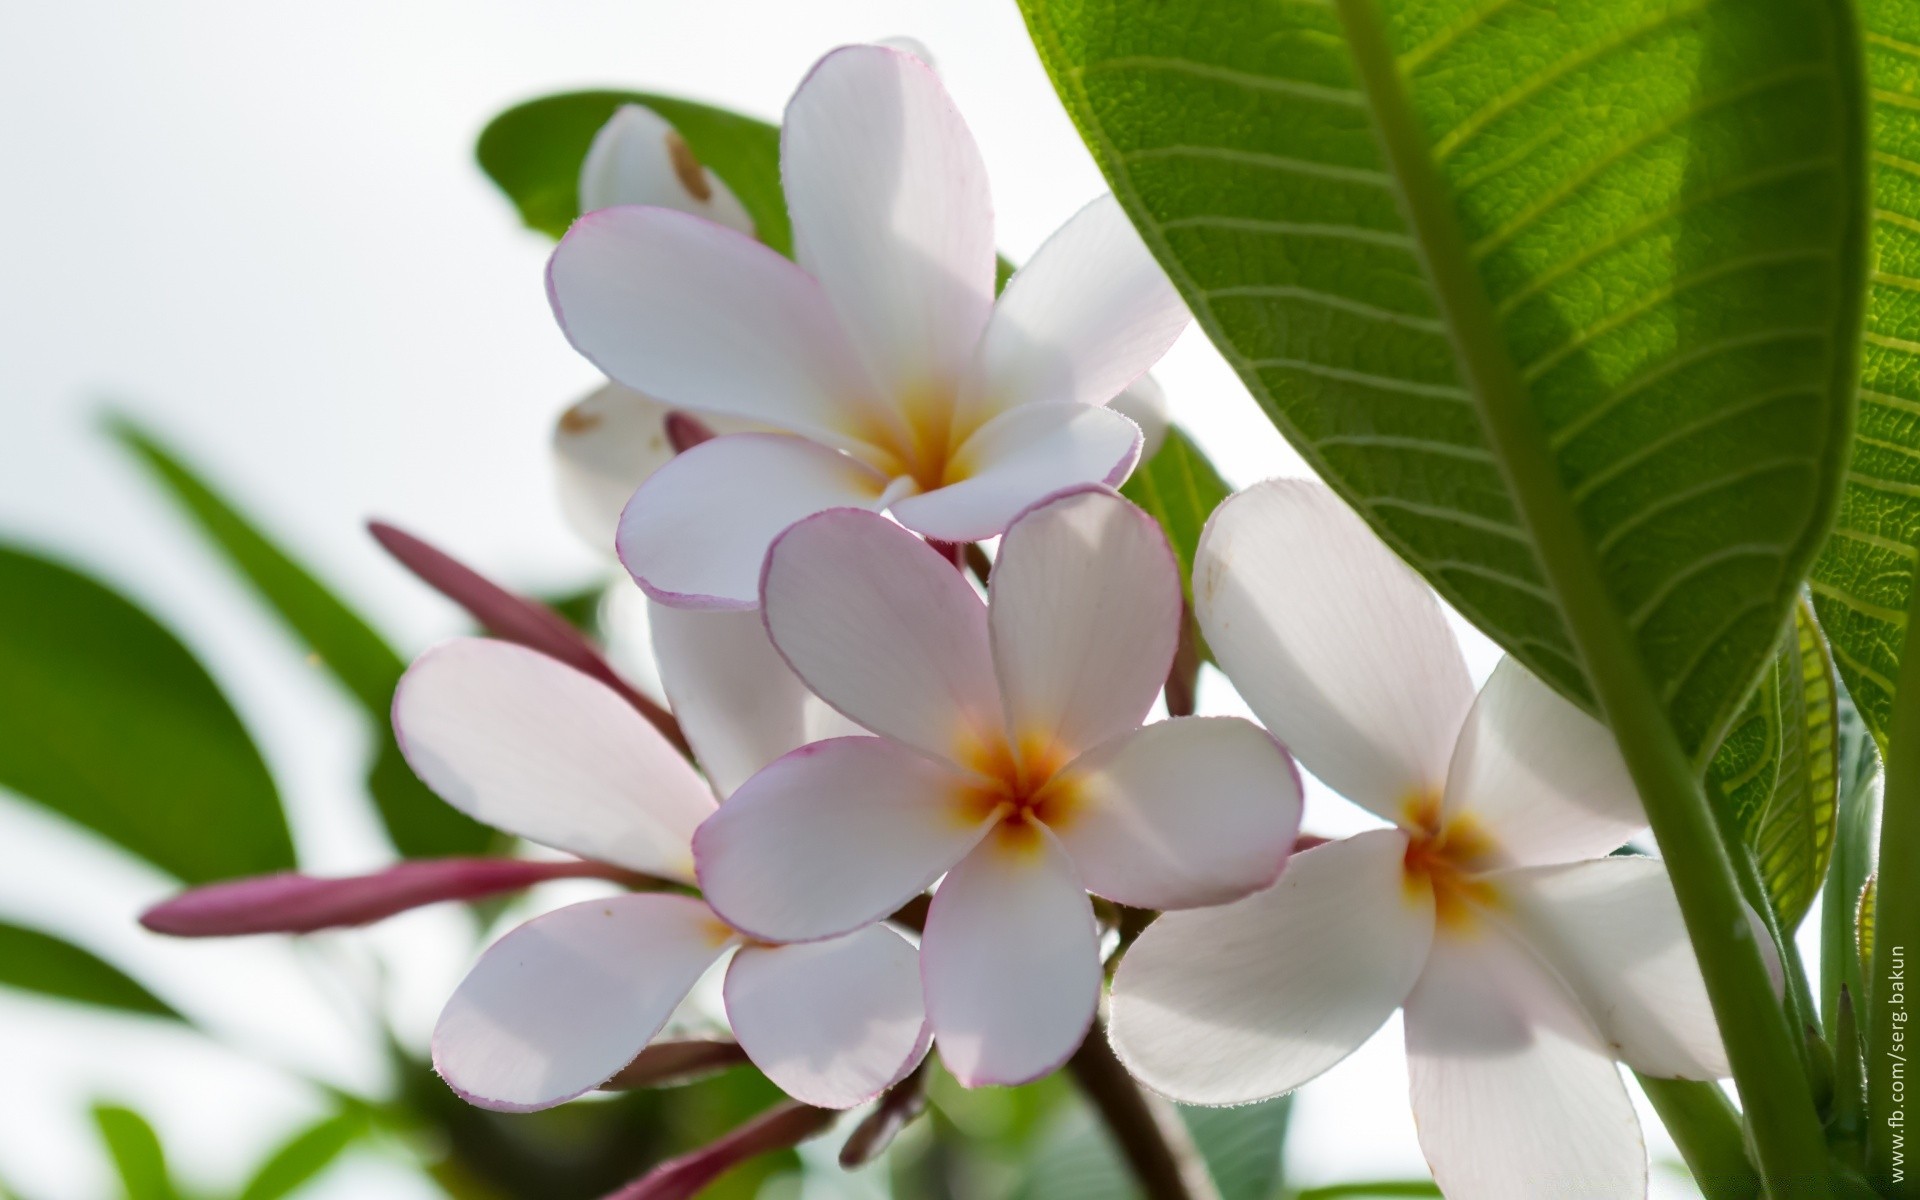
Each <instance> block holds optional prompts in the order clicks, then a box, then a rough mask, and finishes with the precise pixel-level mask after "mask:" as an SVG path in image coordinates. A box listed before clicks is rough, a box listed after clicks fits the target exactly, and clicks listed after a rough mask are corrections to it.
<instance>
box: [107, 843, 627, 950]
mask: <svg viewBox="0 0 1920 1200" xmlns="http://www.w3.org/2000/svg"><path fill="white" fill-rule="evenodd" d="M623 874H624V872H622V871H620V870H618V869H617V868H613V867H609V866H607V865H606V864H604V863H594V862H530V861H527V860H524V859H516V858H432V859H419V860H416V861H413V862H402V863H395V864H394V865H393V866H391V867H388V868H387V869H386V870H384V871H375V872H373V873H372V874H370V875H353V876H348V877H345V878H335V879H322V878H316V877H314V876H312V875H301V874H298V873H296V872H292V871H287V872H283V873H281V874H277V875H258V876H255V877H254V878H252V879H233V880H228V881H226V882H224V883H212V884H208V885H207V886H205V887H197V888H193V889H191V890H188V891H185V892H182V893H180V894H179V895H177V896H174V897H173V898H172V899H169V900H165V901H162V902H161V903H159V904H156V905H154V906H153V907H152V908H150V909H148V910H147V911H146V912H144V913H141V914H140V924H142V925H143V926H145V927H146V928H148V929H151V930H152V931H153V932H155V933H164V934H168V935H169V936H172V937H236V936H239V935H243V934H251V933H312V932H314V931H315V930H319V929H339V928H341V927H343V926H349V925H366V924H368V923H370V922H373V921H379V920H384V919H385V918H387V917H391V916H393V915H394V914H396V913H403V912H406V911H408V910H409V909H415V908H419V907H420V906H422V905H425V904H439V903H441V902H443V901H447V900H478V899H481V898H482V897H485V896H497V895H499V894H501V893H502V892H517V891H521V890H523V889H525V888H530V887H532V886H533V885H534V884H536V883H545V882H546V881H547V880H549V879H594V878H602V879H604V878H616V877H620V876H622V875H623Z"/></svg>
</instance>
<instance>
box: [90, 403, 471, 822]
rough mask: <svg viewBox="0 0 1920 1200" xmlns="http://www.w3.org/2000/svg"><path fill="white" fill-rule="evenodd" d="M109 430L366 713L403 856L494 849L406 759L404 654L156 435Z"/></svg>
mask: <svg viewBox="0 0 1920 1200" xmlns="http://www.w3.org/2000/svg"><path fill="white" fill-rule="evenodd" d="M110 427H111V429H112V432H113V434H114V436H115V437H116V438H118V439H119V440H120V442H121V443H122V444H124V445H125V446H126V447H127V448H128V449H130V450H132V451H133V453H134V454H135V455H137V456H138V457H139V459H140V461H141V462H142V463H143V464H145V465H146V466H147V467H148V468H149V469H150V470H151V471H152V472H153V475H154V477H155V478H156V479H157V480H158V481H159V482H160V484H161V485H162V486H163V487H164V488H166V490H167V492H168V494H169V495H171V496H172V497H173V499H174V500H175V501H176V502H178V504H179V505H180V508H181V509H182V511H184V512H185V513H186V514H187V516H189V517H190V518H192V520H193V522H194V524H195V525H197V526H198V527H199V529H200V531H201V532H202V533H203V534H205V535H206V536H207V538H208V539H209V540H210V541H211V542H212V543H213V544H214V546H216V547H217V548H218V549H219V550H220V552H221V553H222V554H223V555H225V557H226V559H227V561H228V562H229V563H231V564H232V565H233V566H234V568H235V569H236V570H238V571H239V572H240V573H241V575H242V576H244V577H245V578H246V580H247V582H248V583H249V584H251V585H252V587H253V589H254V591H255V593H256V594H257V595H258V596H259V597H260V599H261V600H263V601H264V602H265V603H266V604H267V605H268V606H269V607H271V608H272V609H273V611H274V612H275V613H277V614H279V616H280V619H281V620H282V621H283V622H285V623H286V626H287V628H288V629H289V630H291V631H292V633H293V635H294V636H295V637H296V638H298V639H299V640H300V641H301V642H302V643H304V644H305V645H306V646H307V648H308V649H309V650H310V651H311V652H312V653H313V655H314V657H315V658H316V659H317V660H318V661H319V663H320V664H321V665H322V666H324V667H326V669H327V670H328V672H329V673H331V674H332V675H333V677H334V678H335V679H337V680H338V681H339V682H340V685H341V686H342V687H344V688H345V689H346V690H347V691H348V692H349V693H350V694H351V695H352V696H353V697H354V698H355V699H356V700H358V701H359V703H360V706H361V707H362V708H363V709H364V710H365V711H366V713H367V717H368V719H369V720H370V721H372V722H373V725H374V737H375V738H376V740H377V745H378V746H379V750H378V752H377V755H376V758H375V760H374V764H373V767H372V771H371V775H370V777H369V779H368V783H367V786H368V789H369V791H371V792H372V794H373V798H374V803H375V806H376V807H377V808H378V809H379V810H380V818H381V820H382V822H384V823H385V825H386V829H387V834H388V836H389V837H391V838H392V839H393V844H394V847H395V848H396V849H398V850H399V851H400V853H401V854H403V855H405V856H407V857H409V858H430V857H437V856H443V855H454V854H476V853H480V852H481V851H483V850H485V849H486V848H487V847H488V846H489V845H491V844H492V842H493V839H494V834H493V831H492V830H490V829H488V828H487V827H486V826H484V825H482V824H480V823H479V822H477V821H474V820H472V819H471V818H469V817H466V816H464V815H463V814H461V813H459V812H458V811H456V810H455V809H453V808H452V807H451V806H449V805H447V804H445V803H443V802H442V801H441V800H440V798H439V797H437V796H435V795H434V794H433V793H432V792H430V791H428V790H427V788H426V785H424V784H422V783H421V782H420V781H419V780H418V779H416V778H415V777H414V775H413V772H412V771H410V770H408V769H407V766H406V763H405V761H404V760H403V759H401V757H400V752H399V747H398V746H397V745H396V744H395V743H394V740H393V729H392V726H391V724H390V723H389V719H388V713H389V710H390V708H391V706H392V703H393V688H394V685H395V684H396V683H398V682H399V680H400V674H401V672H402V671H404V670H405V669H406V663H405V661H404V660H403V659H401V657H400V655H399V654H398V652H396V651H395V650H394V649H393V648H392V647H391V646H389V645H387V643H386V642H385V641H384V640H383V639H382V638H381V637H380V635H379V634H377V633H375V632H374V630H373V627H372V626H371V625H369V624H368V623H367V621H366V619H365V618H364V617H362V616H360V614H358V613H356V612H355V611H354V610H353V609H352V608H350V607H348V606H347V604H346V603H345V602H344V601H342V600H341V599H340V598H339V597H337V596H335V595H334V594H333V592H332V591H331V590H329V589H328V588H327V587H326V585H324V584H322V583H321V582H320V581H319V580H318V579H316V578H315V577H314V575H313V574H312V572H310V571H308V570H307V569H306V568H305V567H303V566H301V565H300V564H299V563H298V562H296V561H295V560H294V559H293V558H292V556H290V555H289V554H287V552H286V551H284V550H282V549H281V548H280V547H279V546H278V545H276V544H275V543H274V542H273V540H272V539H270V538H269V537H267V535H266V534H265V533H263V532H262V531H261V530H260V529H259V528H258V527H257V526H255V525H254V524H253V523H252V522H251V521H249V520H248V519H247V518H246V517H244V516H243V515H241V513H240V510H239V509H238V508H237V507H236V506H235V505H234V504H233V503H231V502H230V501H228V500H227V499H226V498H225V497H223V496H221V495H220V493H219V492H217V491H215V490H214V488H213V487H212V486H211V485H210V484H208V483H207V482H206V481H205V480H204V479H203V478H201V477H200V476H199V475H198V474H197V473H195V472H194V471H193V470H192V468H190V467H188V466H187V465H186V463H184V462H183V461H181V459H180V458H179V456H178V455H176V454H174V453H173V452H172V451H170V450H169V449H167V447H165V446H164V445H162V444H161V443H160V442H159V441H158V440H157V439H156V438H155V437H154V436H153V435H151V434H149V433H147V432H146V431H145V430H143V429H141V428H140V427H139V426H138V425H136V424H134V423H133V422H131V421H129V420H126V419H124V418H117V419H115V420H114V421H112V422H111V425H110Z"/></svg>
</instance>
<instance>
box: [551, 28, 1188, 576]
mask: <svg viewBox="0 0 1920 1200" xmlns="http://www.w3.org/2000/svg"><path fill="white" fill-rule="evenodd" d="M781 168H782V173H783V181H784V184H785V190H786V198H787V205H788V210H789V212H790V214H791V216H792V219H793V226H794V241H795V257H796V259H797V262H794V261H789V260H787V259H785V258H782V257H781V256H780V255H778V254H776V253H774V252H773V251H771V250H769V249H768V248H766V247H765V246H763V245H761V244H760V243H759V242H756V241H754V240H753V239H752V238H749V237H746V236H744V235H742V234H740V233H739V232H737V231H735V230H730V229H726V228H724V227H720V226H717V225H715V224H713V223H712V222H709V221H706V220H702V219H700V218H698V217H695V216H691V215H689V214H687V213H684V212H678V211H674V210H671V209H667V208H658V207H632V206H629V207H616V208H609V209H603V210H601V211H599V212H594V213H589V214H587V215H586V216H584V217H582V218H581V219H580V220H579V221H577V222H576V223H575V224H574V227H573V229H572V230H571V231H570V232H569V233H568V234H567V236H566V238H565V239H564V240H563V241H562V242H561V244H560V246H559V248H558V249H556V250H555V252H554V256H553V260H552V262H551V264H550V266H549V269H548V291H549V293H550V295H551V297H552V300H553V306H554V311H555V313H556V315H557V316H558V317H559V320H560V324H561V326H562V328H563V329H564V330H565V331H566V334H567V336H568V338H569V339H570V340H571V341H572V342H573V344H574V346H575V347H576V348H577V349H579V350H580V351H581V353H583V354H584V355H586V357H587V358H589V359H590V360H592V361H593V362H594V363H595V364H597V365H598V366H600V368H601V369H602V370H603V371H605V372H606V373H607V375H609V376H610V377H611V378H613V379H614V380H616V381H618V382H619V383H621V384H624V385H626V386H628V387H630V388H633V389H636V390H638V391H640V392H643V393H646V394H647V395H649V396H653V397H655V398H657V399H659V400H662V401H665V402H667V403H669V404H672V405H674V406H675V407H677V408H682V409H688V410H692V411H694V412H697V413H700V414H703V415H704V414H713V415H716V416H726V417H733V418H738V419H745V420H750V421H755V422H759V423H763V424H765V425H768V426H771V427H773V428H775V429H778V430H782V431H784V432H783V433H742V434H732V435H729V436H723V437H719V438H715V439H713V440H711V441H709V442H705V443H703V444H701V445H699V446H696V447H694V448H693V449H691V450H690V451H688V452H686V453H684V454H681V455H679V456H678V457H676V458H674V459H673V460H672V461H671V462H670V463H668V464H667V465H665V466H664V467H662V468H661V469H659V470H658V471H656V472H655V473H654V474H653V475H652V476H651V478H649V479H648V480H647V481H646V483H645V484H644V485H643V486H642V487H641V489H640V491H639V492H638V493H636V495H635V496H634V499H633V502H632V503H631V504H630V505H629V507H628V510H627V513H626V516H625V517H624V518H623V520H622V523H621V527H620V534H619V548H620V554H621V558H622V560H623V561H624V562H625V563H626V565H627V567H628V569H629V570H630V571H632V573H633V575H634V577H635V578H636V579H637V580H638V581H639V582H640V584H641V586H642V587H643V588H645V589H646V590H647V592H648V594H650V595H652V596H653V597H654V598H656V599H659V600H662V601H665V602H667V603H671V604H676V605H681V606H687V607H707V608H751V607H753V605H754V603H755V602H756V599H757V596H758V583H759V573H760V565H761V561H762V559H763V558H764V556H765V552H766V548H767V546H768V545H769V544H770V543H771V542H772V540H773V538H774V537H775V535H777V534H778V533H779V532H780V531H781V530H783V529H785V528H786V527H787V526H788V525H790V524H792V523H793V522H794V521H796V520H798V519H799V518H801V517H804V516H807V515H810V514H812V513H816V512H820V511H823V510H825V509H829V508H835V507H843V506H853V507H859V508H865V509H872V510H881V509H887V510H890V511H892V513H893V514H894V516H895V517H896V518H898V520H899V521H900V522H901V523H902V524H904V525H906V526H908V527H909V528H911V529H914V530H915V531H917V532H920V533H922V534H925V535H926V536H928V537H930V538H935V539H939V540H943V541H950V542H960V541H971V540H977V539H981V538H986V537H991V536H994V535H997V534H999V533H1000V532H1001V531H1002V530H1004V529H1005V528H1006V526H1007V523H1008V522H1009V521H1011V520H1012V519H1013V517H1014V516H1015V515H1016V514H1018V513H1019V512H1020V511H1021V510H1022V509H1024V508H1026V507H1027V506H1028V505H1030V504H1032V503H1033V502H1034V501H1036V500H1038V499H1040V498H1041V497H1042V496H1044V495H1046V494H1048V493H1050V492H1052V491H1055V490H1057V489H1059V488H1061V487H1064V486H1070V485H1073V484H1078V483H1085V482H1103V481H1104V482H1109V483H1117V482H1119V481H1120V480H1122V479H1124V478H1125V477H1126V475H1127V473H1128V471H1130V470H1131V469H1132V466H1133V463H1134V461H1135V460H1136V457H1137V455H1138V454H1139V449H1140V432H1139V430H1138V429H1137V428H1136V427H1135V426H1134V425H1133V424H1132V423H1131V422H1129V421H1128V420H1126V419H1125V418H1124V417H1121V416H1120V415H1118V414H1116V413H1114V412H1112V411H1110V410H1108V409H1106V408H1105V407H1103V406H1104V405H1105V404H1106V402H1107V401H1108V400H1110V399H1112V398H1113V397H1114V396H1115V395H1116V394H1117V393H1119V392H1120V391H1121V390H1122V389H1124V388H1125V387H1126V386H1127V385H1128V384H1130V383H1132V382H1133V381H1134V380H1135V379H1137V378H1138V377H1139V376H1140V375H1141V374H1142V373H1144V372H1145V371H1146V369H1147V368H1148V367H1150V366H1152V365H1153V363H1154V362H1155V361H1156V360H1157V359H1158V358H1159V357H1160V355H1161V354H1163V353H1164V352H1165V351H1166V349H1167V347H1168V346H1169V345H1171V344H1172V342H1173V340H1174V338H1175V337H1177V336H1178V334H1179V333H1180V331H1181V330H1182V329H1183V328H1184V327H1185V325H1186V323H1187V315H1186V311H1185V309H1184V308H1183V307H1182V305H1181V303H1180V301H1179V298H1178V296H1177V295H1176V294H1175V293H1174V291H1173V289H1172V287H1171V285H1169V283H1168V282H1167V280H1166V277H1165V276H1164V275H1163V274H1162V273H1161V271H1160V269H1159V267H1158V266H1156V265H1155V263H1154V262H1153V259H1152V257H1151V256H1150V255H1149V254H1148V253H1147V251H1146V249H1145V247H1144V246H1143V245H1142V243H1141V242H1140V239H1139V237H1138V235H1137V234H1135V233H1134V231H1133V228H1132V226H1131V225H1130V224H1129V223H1128V222H1127V219H1126V217H1125V216H1124V215H1123V214H1122V213H1121V211H1120V209H1119V206H1118V205H1117V204H1115V203H1114V201H1113V199H1112V198H1111V197H1105V198H1102V199H1100V200H1096V201H1095V202H1093V203H1092V204H1090V205H1089V206H1087V208H1085V209H1083V210H1082V211H1081V213H1080V214H1079V215H1078V216H1076V217H1075V218H1074V219H1073V220H1072V221H1070V222H1069V223H1068V224H1067V225H1066V226H1065V227H1064V228H1062V229H1061V230H1060V231H1059V232H1058V233H1056V234H1055V235H1054V236H1053V237H1052V238H1051V239H1050V240H1049V241H1048V242H1047V243H1046V244H1045V245H1043V246H1042V247H1041V248H1040V250H1039V252H1038V253H1037V254H1036V255H1035V256H1034V259H1033V261H1032V262H1031V263H1030V264H1028V265H1027V266H1026V267H1025V268H1024V269H1023V270H1021V271H1020V272H1018V273H1017V274H1016V275H1015V276H1014V277H1013V279H1012V280H1011V281H1009V283H1008V284H1007V287H1006V289H1005V291H1004V292H1003V293H1002V294H1001V296H1000V298H999V300H998V301H997V302H996V301H995V299H994V292H993V285H994V264H995V256H994V248H993V220H992V211H991V205H990V202H989V199H988V195H987V184H986V176H985V170H984V168H983V166H982V163H981V161H980V156H979V151H978V149H977V147H976V146H975V145H974V142H973V138H972V135H971V134H970V133H969V132H968V131H967V128H966V126H965V124H964V123H963V122H962V121H961V119H960V116H959V113H958V112H957V111H955V109H954V107H953V104H952V101H951V100H950V99H949V98H948V96H947V94H946V92H945V89H944V88H942V86H941V84H940V81H939V79H938V77H937V76H935V75H934V73H933V72H932V71H931V70H930V69H929V68H928V67H927V66H926V65H925V64H924V63H922V62H921V61H920V60H919V59H918V58H915V57H914V56H912V55H911V54H907V53H903V52H901V51H898V50H893V49H887V48H883V47H879V46H850V47H845V48H843V49H840V50H836V51H834V52H832V53H831V54H828V55H827V56H826V57H825V58H823V59H822V60H821V61H820V63H819V64H818V65H817V66H815V68H814V69H813V71H812V73H811V74H810V75H809V76H808V77H807V79H806V81H805V82H804V83H802V84H801V86H800V89H799V90H798V91H797V92H796V93H795V95H794V97H793V100H792V102H791V103H790V104H789V105H788V107H787V113H786V119H785V124H784V126H783V128H782V132H781Z"/></svg>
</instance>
